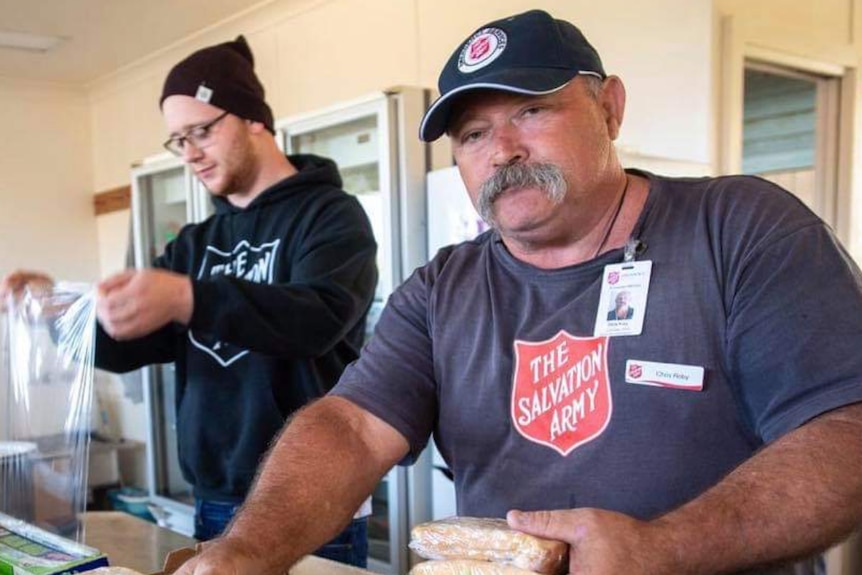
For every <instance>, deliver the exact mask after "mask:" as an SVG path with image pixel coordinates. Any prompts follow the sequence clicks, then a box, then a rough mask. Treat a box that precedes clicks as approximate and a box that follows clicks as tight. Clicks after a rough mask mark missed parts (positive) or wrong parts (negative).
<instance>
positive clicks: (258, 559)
mask: <svg viewBox="0 0 862 575" xmlns="http://www.w3.org/2000/svg"><path fill="white" fill-rule="evenodd" d="M439 87H440V93H441V96H440V98H439V99H438V100H437V101H436V102H435V103H434V104H433V105H432V106H431V108H430V109H429V111H428V113H427V114H426V117H425V119H424V121H423V124H422V127H421V134H420V136H421V138H422V139H424V140H433V139H435V138H438V137H439V136H441V135H442V134H443V133H444V132H445V133H447V134H448V135H449V137H450V138H451V139H452V144H453V151H454V155H455V159H456V161H457V163H458V167H459V170H460V172H461V175H462V177H463V179H464V181H465V183H466V186H467V190H468V192H469V194H470V197H471V199H472V200H473V203H474V205H476V207H477V209H478V210H479V211H480V213H481V214H482V215H483V217H484V218H485V219H486V220H487V221H489V222H490V223H491V224H492V229H491V230H490V231H488V232H486V233H485V234H483V235H481V236H479V237H478V238H476V239H475V240H473V241H469V242H465V243H463V244H459V245H456V246H450V247H448V248H444V249H442V250H441V251H440V252H439V253H438V254H437V256H436V257H435V258H434V259H433V260H432V261H431V262H430V263H429V264H428V265H426V266H425V267H423V268H421V269H419V270H417V272H416V273H414V275H413V276H412V277H411V278H410V279H408V280H407V281H406V282H405V283H404V285H402V286H401V287H400V288H399V289H398V290H397V291H396V292H395V293H394V294H393V295H392V296H391V298H390V300H389V302H388V305H387V309H386V311H384V313H383V315H382V317H381V320H380V323H379V324H378V326H377V330H376V332H375V336H374V338H373V339H372V340H371V342H370V343H369V345H368V347H367V348H366V349H365V351H364V353H363V356H362V357H361V358H360V359H359V360H358V361H357V362H356V363H354V364H353V365H351V366H350V367H349V368H348V369H347V370H345V373H344V375H343V376H342V378H341V379H340V380H339V384H338V385H337V386H336V388H335V389H334V390H333V392H331V393H330V394H329V396H328V397H327V398H325V399H323V400H321V401H320V402H317V403H316V404H315V405H314V406H311V407H309V408H307V409H306V410H304V411H303V412H302V413H301V414H300V415H298V416H297V417H296V418H295V420H294V421H293V423H292V424H291V425H290V426H288V427H287V429H286V431H285V433H284V434H283V435H282V436H281V438H280V440H279V442H278V444H277V445H276V447H275V449H274V450H273V453H272V455H271V457H270V458H269V460H268V462H267V463H266V465H265V466H264V468H263V471H262V473H261V476H260V479H259V481H258V484H257V486H256V489H255V491H254V493H253V494H252V495H251V497H250V498H249V502H248V504H247V506H246V509H245V512H244V513H242V514H241V515H240V516H238V517H237V520H236V522H235V524H234V528H233V529H232V531H231V532H230V534H229V535H228V537H227V538H225V539H224V540H223V541H222V542H221V543H220V544H219V545H216V546H214V547H212V548H210V549H208V550H207V551H205V552H204V553H203V555H201V556H200V557H199V558H198V559H197V560H195V561H194V562H192V563H191V564H189V565H188V566H187V567H186V568H184V569H182V570H180V572H179V575H212V574H214V573H225V572H230V573H257V574H263V575H266V574H270V573H272V574H275V573H279V572H281V570H283V569H284V568H285V567H287V566H289V565H290V564H292V563H293V562H294V561H296V559H297V558H298V557H299V556H301V555H302V553H303V552H307V550H309V549H312V548H314V546H315V545H316V544H317V543H319V542H320V541H322V540H324V539H325V537H326V536H327V535H328V534H330V533H332V532H333V531H334V530H335V528H336V527H337V526H338V525H340V524H342V523H343V522H344V521H345V520H346V519H347V518H348V517H349V515H350V512H351V509H352V508H353V506H355V505H356V503H357V501H360V500H361V498H362V497H363V496H365V495H366V494H367V493H368V492H369V491H370V490H371V489H372V487H373V486H374V485H375V483H376V481H377V480H378V479H379V478H380V477H381V476H382V475H383V474H384V473H385V472H386V471H387V470H388V469H389V467H390V466H391V465H393V464H395V463H397V462H400V461H408V462H409V461H410V460H412V459H413V458H415V457H416V456H417V455H418V454H419V452H420V451H421V450H422V449H423V448H424V446H425V444H426V442H427V440H428V437H429V436H430V435H431V434H432V433H433V434H434V437H435V440H436V443H437V445H438V447H439V448H440V452H441V453H442V454H443V456H444V458H445V459H446V461H447V463H448V464H449V466H450V467H451V469H452V471H453V473H454V477H455V485H456V490H457V498H458V513H459V515H467V516H471V515H476V516H490V517H507V518H508V522H509V525H510V526H512V527H514V528H515V529H519V530H522V531H526V532H530V533H533V534H536V535H540V536H544V537H548V538H552V539H560V540H563V541H566V542H568V543H569V544H570V548H569V551H570V553H569V571H570V572H571V573H589V574H590V575H619V574H621V573H625V574H626V575H633V574H657V575H658V574H662V575H663V574H669V573H687V574H707V573H742V572H745V573H749V574H751V573H757V574H764V575H765V574H770V575H779V574H781V575H790V574H791V573H792V574H796V575H800V574H807V575H813V574H814V573H819V572H822V571H821V569H822V562H821V561H820V558H819V557H818V556H817V553H819V552H820V551H822V550H823V549H826V548H827V547H828V546H829V545H831V544H833V543H836V542H837V541H839V540H840V539H841V538H842V537H843V536H844V535H846V534H848V533H849V532H850V531H851V529H853V528H854V527H855V526H856V525H858V524H859V522H860V520H862V503H860V502H862V458H860V457H857V456H856V455H855V454H858V453H862V404H860V402H862V354H859V353H858V350H859V349H860V348H862V273H860V271H859V269H858V268H856V267H855V266H854V265H853V264H852V263H851V262H850V260H849V258H848V257H847V255H846V253H845V252H844V251H843V249H842V248H841V247H840V245H838V243H837V241H836V239H835V238H834V236H833V235H832V232H831V231H830V230H829V228H828V227H827V226H826V225H825V224H824V223H823V222H822V221H820V220H819V219H818V218H817V217H816V216H815V215H813V214H812V213H811V212H810V211H809V210H807V209H806V208H805V207H804V206H803V205H802V204H801V203H800V202H798V201H797V200H795V199H794V198H792V197H791V196H790V195H789V194H787V193H786V192H784V191H783V190H781V189H779V188H777V187H775V186H773V185H771V184H769V183H767V182H765V181H762V180H759V179H755V178H747V177H725V178H715V179H709V178H703V179H670V178H664V177H661V176H656V175H653V174H649V173H646V172H642V171H636V170H624V169H623V168H622V166H621V164H620V161H619V159H618V158H617V155H616V152H615V150H614V145H613V141H614V140H615V139H616V138H617V136H618V133H619V130H620V126H621V123H622V118H623V111H624V107H625V91H624V89H623V85H622V82H621V81H620V79H619V78H617V77H615V76H608V75H606V74H605V72H604V68H603V66H602V63H601V61H600V59H599V56H598V53H597V52H596V51H595V49H594V48H593V47H592V46H591V45H590V44H589V43H588V42H587V40H586V39H585V38H584V36H583V35H582V34H581V32H580V31H579V30H578V29H577V28H576V27H575V26H573V25H572V24H570V23H568V22H565V21H561V20H556V19H554V18H553V17H551V16H550V15H549V14H547V13H545V12H542V11H537V10H534V11H530V12H527V13H524V14H519V15H517V16H513V17H511V18H505V19H502V20H498V21H495V22H491V23H489V24H487V25H485V26H483V27H482V28H480V29H479V30H477V31H476V32H475V33H474V34H473V35H471V36H470V37H469V38H468V39H467V40H466V41H465V42H464V43H463V44H462V45H461V46H460V47H459V48H458V49H457V50H456V51H455V53H454V54H453V55H452V57H451V58H450V60H449V61H448V63H447V64H446V67H445V69H444V70H443V73H442V74H441V76H440V86H439ZM825 278H829V279H828V281H825ZM623 289H625V290H626V291H627V292H629V293H630V294H631V298H632V300H633V301H634V302H636V307H637V309H638V313H637V314H634V315H633V317H632V318H631V319H630V320H628V321H625V322H617V321H609V320H608V319H607V313H606V312H607V309H608V307H609V306H610V303H611V301H612V294H614V293H618V292H619V291H620V290H623ZM465 294H469V297H465ZM838 302H840V303H838ZM848 305H849V306H850V309H851V310H852V312H851V313H849V314H848V313H846V312H847V308H846V307H845V306H848ZM791 310H792V311H791ZM340 428H341V429H345V430H347V429H349V430H359V431H357V432H355V433H351V434H350V437H351V439H352V441H351V442H344V441H343V436H344V435H345V433H338V430H339V429H340ZM321 451H325V452H327V453H333V454H336V456H334V457H332V458H331V459H329V460H327V461H323V462H320V463H319V465H316V466H313V467H303V466H297V465H293V464H292V463H293V462H294V461H297V460H300V461H301V460H306V459H307V458H309V457H310V456H311V455H312V454H313V453H318V452H321ZM846 454H854V455H853V456H847V455H846ZM295 492H301V493H302V494H303V495H302V497H301V498H299V499H289V502H288V500H286V499H285V498H288V497H289V494H291V493H295ZM333 492H336V493H341V494H343V496H342V497H341V498H339V499H338V500H335V501H334V500H332V499H331V498H329V497H327V496H328V494H330V493H333ZM321 501H326V504H327V506H328V508H329V509H330V510H331V513H330V514H329V517H328V522H327V521H323V519H322V518H320V517H318V519H320V520H319V521H318V522H316V523H315V526H314V528H313V529H306V528H305V527H306V524H304V523H303V521H304V520H308V519H310V517H311V516H312V513H313V509H314V508H315V505H316V504H319V503H320V502H321ZM517 510H523V511H517ZM288 514H290V516H289V517H288ZM262 528H263V529H262ZM261 533H263V535H262V536H261ZM279 541H291V542H293V545H291V546H285V547H281V548H279V549H277V550H276V551H275V552H271V551H270V550H271V549H272V548H273V547H274V546H275V545H276V543H277V542H279ZM491 571H493V570H491ZM440 572H441V573H443V572H454V571H446V570H445V568H444V569H441V571H440ZM481 572H485V571H483V570H482V567H480V564H477V565H476V568H475V573H481Z"/></svg>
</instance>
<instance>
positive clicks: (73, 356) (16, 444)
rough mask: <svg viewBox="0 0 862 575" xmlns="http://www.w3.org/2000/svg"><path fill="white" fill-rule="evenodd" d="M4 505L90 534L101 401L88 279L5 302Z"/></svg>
mask: <svg viewBox="0 0 862 575" xmlns="http://www.w3.org/2000/svg"><path fill="white" fill-rule="evenodd" d="M0 310H2V312H0V320H2V326H0V512H2V513H6V514H7V515H11V516H13V517H17V518H19V519H22V520H24V521H27V522H29V523H33V524H35V525H37V526H39V527H41V528H43V529H46V530H48V531H51V532H53V533H57V534H60V535H63V536H64V537H67V538H70V539H75V540H77V541H79V542H82V541H83V537H84V533H83V523H82V521H81V520H80V515H81V514H82V513H83V512H84V510H85V509H86V503H87V464H88V451H89V441H90V429H91V413H92V404H93V371H94V352H95V327H96V312H95V297H94V291H93V288H92V286H90V285H88V284H75V283H65V282H61V283H57V284H56V285H55V286H53V287H43V288H38V289H37V288H32V289H25V290H23V291H22V292H20V293H18V294H16V295H14V296H12V295H10V296H9V297H7V298H6V300H5V301H3V302H0Z"/></svg>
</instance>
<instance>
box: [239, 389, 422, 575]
mask: <svg viewBox="0 0 862 575" xmlns="http://www.w3.org/2000/svg"><path fill="white" fill-rule="evenodd" d="M406 452H407V443H406V441H405V440H404V439H403V437H401V436H400V435H399V434H398V433H397V432H395V430H394V429H392V428H391V427H388V426H387V425H386V424H384V423H383V422H381V421H380V420H378V419H376V418H374V417H373V416H370V415H369V414H367V413H366V412H364V411H362V410H360V409H359V408H357V407H356V406H355V405H353V404H352V403H350V402H348V401H346V400H344V399H340V398H335V397H332V398H324V399H322V400H320V401H318V402H317V403H315V404H314V405H312V406H310V407H308V408H306V409H304V410H303V411H302V412H300V413H299V414H298V415H297V416H296V417H295V418H294V419H293V420H292V421H291V422H290V424H289V425H288V426H287V427H286V429H285V431H284V433H283V434H282V436H281V437H280V438H279V440H278V442H277V443H276V445H275V446H274V447H273V449H272V450H271V452H270V454H269V456H268V457H267V459H266V463H265V465H264V466H263V469H262V471H261V473H260V475H259V477H258V479H257V481H256V483H255V486H254V488H253V490H252V493H251V495H250V496H249V498H248V500H247V501H246V504H245V505H244V506H243V508H242V510H241V512H240V513H239V514H238V515H237V518H236V520H235V521H234V523H233V524H232V526H231V528H230V531H229V532H228V534H227V536H226V538H227V539H230V540H233V541H235V542H236V543H238V544H241V546H242V547H243V548H244V549H246V550H247V551H248V552H250V553H252V554H254V555H257V556H258V557H261V558H264V557H265V558H267V565H268V566H271V568H272V570H271V572H272V573H274V574H275V573H279V574H280V573H282V572H285V571H286V569H287V568H288V567H289V566H291V565H293V563H295V562H296V561H297V560H299V559H300V558H301V557H302V556H303V555H306V554H308V553H311V552H312V551H314V550H316V549H317V548H318V547H320V546H321V545H323V544H324V543H326V542H327V541H329V540H331V539H332V538H333V537H335V535H337V534H338V533H339V532H340V531H341V530H342V529H343V528H344V527H345V526H346V525H347V523H348V522H349V521H350V520H351V518H352V517H353V515H354V514H355V512H356V510H357V509H358V508H359V506H360V505H361V503H362V501H363V500H364V499H365V498H366V497H367V496H368V495H369V494H370V493H371V492H372V491H373V489H374V487H375V485H376V484H377V482H378V481H379V480H380V478H381V477H382V476H383V475H384V474H385V473H386V471H388V470H389V468H390V467H392V466H393V465H394V464H395V463H396V462H397V461H398V460H399V459H400V458H401V457H403V456H404V455H405V454H406ZM260 575H264V574H263V573H261V574H260Z"/></svg>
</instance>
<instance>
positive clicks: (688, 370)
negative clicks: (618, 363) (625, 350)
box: [626, 359, 703, 391]
mask: <svg viewBox="0 0 862 575" xmlns="http://www.w3.org/2000/svg"><path fill="white" fill-rule="evenodd" d="M626 383H635V384H638V385H654V386H656V387H670V388H674V389H688V390H690V391H701V390H703V368H702V367H698V366H696V365H682V364H678V363H655V362H652V361H640V360H637V359H630V360H628V361H627V362H626Z"/></svg>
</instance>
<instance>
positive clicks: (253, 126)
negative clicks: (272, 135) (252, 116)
mask: <svg viewBox="0 0 862 575" xmlns="http://www.w3.org/2000/svg"><path fill="white" fill-rule="evenodd" d="M246 122H247V123H248V130H249V132H251V133H252V134H261V133H263V132H267V131H268V130H267V129H266V126H264V125H263V122H255V121H254V120H246Z"/></svg>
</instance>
